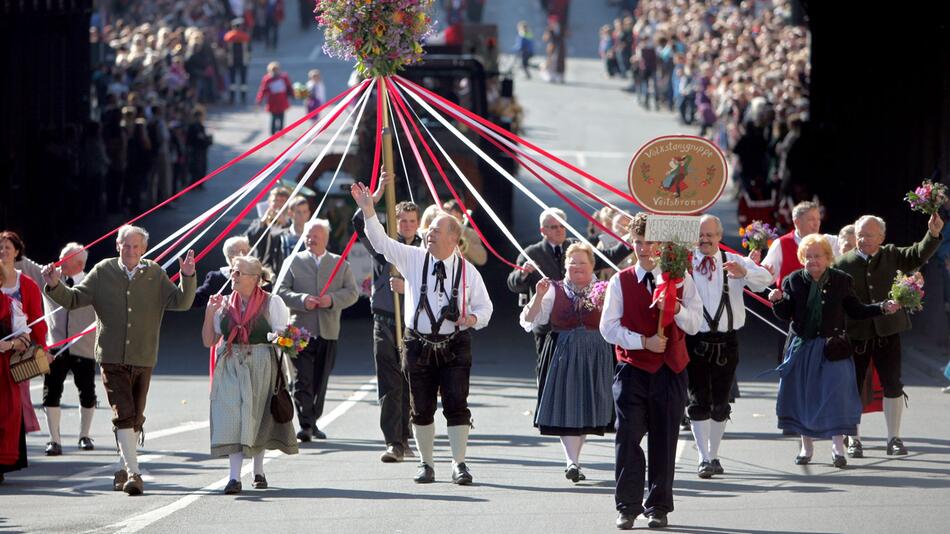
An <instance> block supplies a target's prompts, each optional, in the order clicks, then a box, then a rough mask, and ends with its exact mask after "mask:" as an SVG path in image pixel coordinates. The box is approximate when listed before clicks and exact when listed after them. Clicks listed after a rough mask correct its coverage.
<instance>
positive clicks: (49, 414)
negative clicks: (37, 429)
mask: <svg viewBox="0 0 950 534" xmlns="http://www.w3.org/2000/svg"><path fill="white" fill-rule="evenodd" d="M43 410H44V411H45V412H46V426H47V427H48V428H49V440H50V441H52V442H53V443H62V442H63V440H62V436H60V435H59V420H60V418H61V417H62V415H63V412H62V410H61V409H60V407H59V406H46V407H45V408H43Z"/></svg>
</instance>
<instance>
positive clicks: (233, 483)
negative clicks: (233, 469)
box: [224, 478, 242, 495]
mask: <svg viewBox="0 0 950 534" xmlns="http://www.w3.org/2000/svg"><path fill="white" fill-rule="evenodd" d="M241 489H242V488H241V481H240V480H234V479H233V478H232V479H231V480H229V481H228V485H227V486H225V487H224V494H225V495H236V494H238V493H241Z"/></svg>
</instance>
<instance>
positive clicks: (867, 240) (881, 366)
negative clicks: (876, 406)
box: [835, 214, 943, 458]
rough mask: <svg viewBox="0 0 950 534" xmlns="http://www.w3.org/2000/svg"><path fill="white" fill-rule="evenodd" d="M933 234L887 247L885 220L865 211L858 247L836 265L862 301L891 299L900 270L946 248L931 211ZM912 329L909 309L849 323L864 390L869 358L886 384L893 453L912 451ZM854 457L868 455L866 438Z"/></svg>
mask: <svg viewBox="0 0 950 534" xmlns="http://www.w3.org/2000/svg"><path fill="white" fill-rule="evenodd" d="M927 227H928V232H927V235H925V236H924V238H923V239H922V240H921V241H920V242H919V243H915V244H913V245H911V246H909V247H896V246H894V245H891V244H888V245H884V244H883V243H884V235H885V231H886V226H885V224H884V220H883V219H881V218H880V217H875V216H873V215H864V216H862V217H861V218H859V219H858V220H857V222H855V231H856V233H857V238H858V246H857V248H855V249H853V250H851V251H849V252H847V253H845V254H844V255H842V256H840V257H838V259H837V260H836V261H835V267H837V268H838V269H841V270H842V271H844V272H846V273H848V274H850V275H851V277H852V278H854V291H855V293H856V294H857V296H858V298H859V299H861V302H863V303H865V304H869V303H872V302H880V301H883V300H887V299H888V298H889V297H888V293H889V292H890V290H891V285H892V284H893V282H894V278H895V277H896V276H897V271H901V272H904V273H908V272H911V271H916V270H918V269H920V268H921V267H922V266H923V265H924V263H926V262H927V260H928V259H930V257H931V256H932V255H933V254H934V252H936V251H937V247H939V246H940V241H941V236H940V231H941V230H942V229H943V219H941V218H940V216H939V215H936V214H934V215H931V216H930V221H929V222H928V224H927ZM909 329H910V319H909V318H908V316H907V312H906V311H904V310H899V311H898V312H897V313H894V314H891V315H884V316H881V317H875V318H874V319H865V320H862V321H848V336H849V337H850V338H851V341H852V343H853V344H854V366H855V371H856V373H855V374H856V375H857V380H858V390H859V391H860V390H861V388H862V387H863V385H864V379H865V376H866V374H867V370H868V362H870V361H873V362H874V367H875V369H877V373H878V376H879V377H880V379H881V385H882V386H883V387H884V421H885V423H886V424H887V454H888V456H891V455H903V454H907V448H906V447H904V442H903V441H902V440H901V438H900V426H901V414H902V412H903V409H904V399H903V396H904V386H903V384H902V383H901V340H900V333H901V332H904V331H906V330H909ZM848 455H849V456H851V457H852V458H861V457H863V456H864V449H863V448H862V446H861V440H860V436H855V437H853V438H852V439H851V444H850V446H849V447H848Z"/></svg>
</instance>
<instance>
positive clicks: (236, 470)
mask: <svg viewBox="0 0 950 534" xmlns="http://www.w3.org/2000/svg"><path fill="white" fill-rule="evenodd" d="M228 461H229V462H230V464H231V471H230V475H229V477H230V478H231V480H241V466H242V465H243V464H244V453H241V452H232V453H231V454H229V455H228Z"/></svg>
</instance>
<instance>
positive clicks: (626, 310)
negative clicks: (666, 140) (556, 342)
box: [600, 213, 703, 530]
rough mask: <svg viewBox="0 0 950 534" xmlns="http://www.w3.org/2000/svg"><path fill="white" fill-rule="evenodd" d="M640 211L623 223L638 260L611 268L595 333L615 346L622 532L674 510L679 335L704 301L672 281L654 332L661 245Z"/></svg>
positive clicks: (682, 369)
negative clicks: (672, 292) (661, 324)
mask: <svg viewBox="0 0 950 534" xmlns="http://www.w3.org/2000/svg"><path fill="white" fill-rule="evenodd" d="M646 225H647V214H646V213H639V214H637V216H636V217H634V219H633V223H632V224H631V225H630V233H631V234H632V237H633V244H634V246H635V247H636V252H637V258H639V260H638V261H637V263H636V264H635V265H633V266H632V267H628V268H627V269H624V270H622V271H620V272H619V273H617V274H615V275H614V276H613V277H612V278H611V279H610V282H609V283H608V285H607V296H606V300H605V301H604V311H603V314H602V315H601V319H600V333H601V334H602V335H603V336H604V339H606V340H607V342H608V343H612V344H613V345H616V351H617V372H616V374H615V375H614V384H613V393H614V407H615V409H616V412H617V423H616V426H617V437H616V454H617V467H616V480H617V488H616V490H615V492H614V498H615V500H616V503H617V511H618V512H620V514H619V515H618V516H617V528H619V529H621V530H629V529H631V528H633V522H634V520H635V519H636V517H637V515H639V514H641V513H644V514H645V515H647V516H648V517H649V518H650V520H649V523H648V526H649V527H650V528H661V527H665V526H666V525H667V519H666V515H667V514H668V513H670V512H672V511H673V472H674V470H675V467H676V466H675V464H676V442H677V439H678V437H679V424H680V419H682V417H683V410H684V409H685V407H686V395H687V393H686V382H687V379H686V365H687V364H688V363H689V354H688V353H687V351H686V342H685V336H686V335H687V334H689V335H693V334H696V332H698V331H699V327H700V324H701V322H702V320H703V303H702V300H700V298H699V294H698V293H697V292H696V287H695V286H694V285H693V279H692V278H691V277H690V275H689V274H686V275H685V276H684V280H683V283H682V284H681V285H680V287H677V289H676V294H677V302H676V309H675V310H674V313H675V315H674V317H673V323H671V324H670V325H668V326H666V327H665V328H664V329H663V333H662V335H660V333H659V332H658V328H657V323H658V320H659V316H660V313H661V312H662V310H663V308H664V306H663V299H660V301H659V303H658V304H657V305H656V306H653V307H651V302H652V300H653V291H654V289H655V288H656V284H657V283H659V282H660V281H661V275H662V272H661V271H660V268H659V265H658V264H657V262H656V257H657V253H658V251H659V246H660V243H656V242H648V241H646V240H645V238H644V236H645V235H646ZM644 434H648V435H649V436H648V438H647V440H648V441H647V444H648V449H649V455H650V456H649V462H650V471H649V491H648V492H647V497H646V501H644V500H643V479H644V475H645V472H646V462H645V461H644V455H643V449H642V448H641V447H640V442H641V441H642V440H643V435H644Z"/></svg>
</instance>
